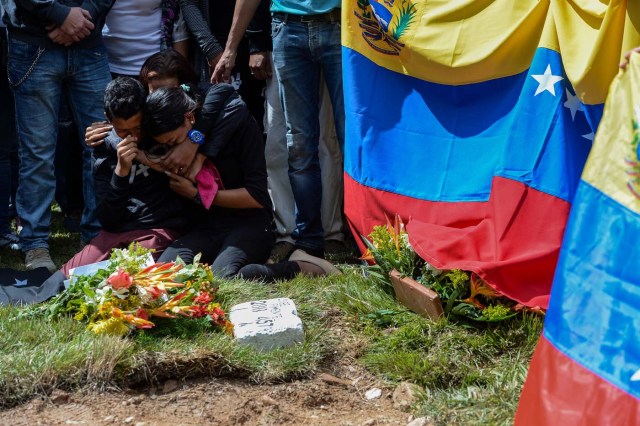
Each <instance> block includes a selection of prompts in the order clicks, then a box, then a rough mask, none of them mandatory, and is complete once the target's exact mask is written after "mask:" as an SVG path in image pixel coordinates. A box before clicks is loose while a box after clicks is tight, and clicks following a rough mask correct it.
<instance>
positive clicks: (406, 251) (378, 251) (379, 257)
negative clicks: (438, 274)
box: [362, 215, 444, 320]
mask: <svg viewBox="0 0 640 426" xmlns="http://www.w3.org/2000/svg"><path fill="white" fill-rule="evenodd" d="M369 237H370V240H369V239H367V238H365V237H363V241H364V243H365V244H366V246H367V251H366V252H365V254H364V255H363V256H362V259H363V260H367V261H375V264H376V265H377V269H379V275H378V276H379V277H380V276H382V277H384V278H386V280H390V281H391V285H392V286H393V290H394V292H395V295H396V298H397V299H398V301H399V302H400V303H402V304H403V305H404V306H406V307H407V308H409V309H410V310H412V311H413V312H415V313H417V314H419V315H422V316H424V317H427V318H431V319H433V320H437V319H438V318H440V317H441V316H442V315H443V313H444V312H443V309H442V302H441V301H440V296H438V293H436V292H435V291H433V290H432V289H430V288H428V287H426V286H424V285H422V284H420V283H419V282H417V281H416V280H414V279H413V277H414V276H416V274H417V273H419V271H420V266H421V263H422V261H421V259H420V258H419V257H418V255H417V254H416V252H415V251H414V250H413V248H412V247H411V245H410V244H409V237H408V235H407V232H406V231H405V227H404V223H403V222H402V219H401V218H400V216H399V215H396V217H395V220H394V223H393V224H391V222H390V221H389V218H387V224H386V226H376V227H374V229H373V232H372V233H371V235H370V236H369ZM386 280H384V281H386Z"/></svg>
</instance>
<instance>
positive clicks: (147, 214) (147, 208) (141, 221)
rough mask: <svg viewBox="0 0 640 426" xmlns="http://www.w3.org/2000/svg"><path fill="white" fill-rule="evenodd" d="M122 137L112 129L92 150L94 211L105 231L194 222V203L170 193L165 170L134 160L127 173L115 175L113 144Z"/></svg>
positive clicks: (180, 228)
mask: <svg viewBox="0 0 640 426" xmlns="http://www.w3.org/2000/svg"><path fill="white" fill-rule="evenodd" d="M121 140H122V139H120V138H119V137H118V136H117V135H116V134H115V132H113V131H112V132H111V134H110V135H109V136H108V137H107V138H106V139H105V142H104V144H103V145H101V146H99V147H97V148H96V149H95V150H94V157H95V164H94V170H93V177H94V192H95V197H96V204H97V208H96V214H97V216H98V220H99V221H100V224H101V225H102V227H103V228H104V230H106V231H109V232H126V231H132V230H136V229H154V228H169V229H174V230H176V231H184V230H185V229H186V228H187V225H188V224H190V223H193V222H192V220H193V217H191V212H190V211H191V210H193V209H195V208H196V205H195V204H194V203H193V202H192V201H189V200H186V199H184V198H182V197H180V196H179V195H178V194H176V193H175V192H173V191H172V190H171V189H170V188H169V178H168V177H167V176H166V175H165V174H164V173H161V172H157V171H155V170H153V169H151V168H149V167H147V166H145V165H144V164H140V163H138V162H137V161H134V162H133V165H132V167H131V172H130V173H129V175H128V176H125V177H120V176H118V175H116V174H115V168H116V165H117V164H118V156H117V151H116V147H117V145H118V143H119V142H120V141H121ZM141 145H143V144H142V143H141ZM141 147H142V146H141ZM189 203H190V204H191V207H190V206H189Z"/></svg>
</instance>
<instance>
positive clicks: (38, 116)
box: [8, 39, 67, 272]
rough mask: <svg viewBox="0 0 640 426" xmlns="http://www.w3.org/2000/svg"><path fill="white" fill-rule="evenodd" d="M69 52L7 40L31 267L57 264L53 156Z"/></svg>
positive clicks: (24, 238) (20, 202)
mask: <svg viewBox="0 0 640 426" xmlns="http://www.w3.org/2000/svg"><path fill="white" fill-rule="evenodd" d="M66 66H67V50H66V49H51V50H42V49H40V48H38V46H36V45H33V44H29V43H24V42H21V41H18V40H15V39H10V40H9V66H8V69H9V79H10V82H11V85H12V88H13V92H14V96H15V105H16V119H17V128H18V136H19V156H20V172H19V173H20V177H19V184H18V191H17V200H16V201H17V209H18V215H19V216H20V218H21V223H22V231H21V233H20V241H21V244H22V250H23V251H24V252H25V253H26V255H27V256H26V257H27V259H26V260H27V262H26V263H27V268H29V269H34V268H37V267H41V266H45V267H47V268H48V269H49V270H51V271H52V272H53V271H55V269H56V268H55V265H54V264H53V262H52V261H51V258H50V256H49V253H48V247H49V244H48V241H49V224H50V221H51V202H52V201H53V196H54V191H55V175H54V171H53V162H54V156H55V147H56V137H57V123H58V109H59V106H60V94H61V92H62V76H63V74H64V72H65V70H66Z"/></svg>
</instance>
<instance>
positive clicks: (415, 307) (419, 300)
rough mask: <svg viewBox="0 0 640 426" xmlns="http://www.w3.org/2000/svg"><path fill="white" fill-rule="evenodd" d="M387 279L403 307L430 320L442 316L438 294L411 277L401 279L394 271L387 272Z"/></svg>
mask: <svg viewBox="0 0 640 426" xmlns="http://www.w3.org/2000/svg"><path fill="white" fill-rule="evenodd" d="M389 278H391V284H393V289H394V290H395V292H396V297H397V298H398V301H399V302H400V303H402V304H403V305H404V306H406V307H407V308H409V309H411V310H412V311H413V312H415V313H416V314H419V315H422V316H423V317H425V318H431V319H432V320H437V319H438V318H440V317H441V316H442V315H443V313H444V311H443V310H442V302H441V301H440V296H438V293H436V292H435V291H433V290H431V289H430V288H427V287H425V286H423V285H422V284H420V283H419V282H417V281H416V280H414V279H412V278H411V277H403V276H402V275H401V274H400V272H398V271H396V270H395V269H394V270H393V271H391V272H389Z"/></svg>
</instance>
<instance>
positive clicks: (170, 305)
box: [149, 291, 189, 318]
mask: <svg viewBox="0 0 640 426" xmlns="http://www.w3.org/2000/svg"><path fill="white" fill-rule="evenodd" d="M188 295H189V292H188V291H183V292H182V293H180V294H177V295H175V296H173V297H172V298H171V299H170V300H169V301H167V302H166V303H164V304H163V305H160V306H158V307H157V308H156V309H154V310H152V311H151V312H149V314H150V315H151V316H156V317H165V318H175V317H176V316H175V315H172V314H171V313H170V312H177V311H179V309H176V308H177V307H178V304H179V303H180V300H182V299H184V298H185V297H186V296H188Z"/></svg>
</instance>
